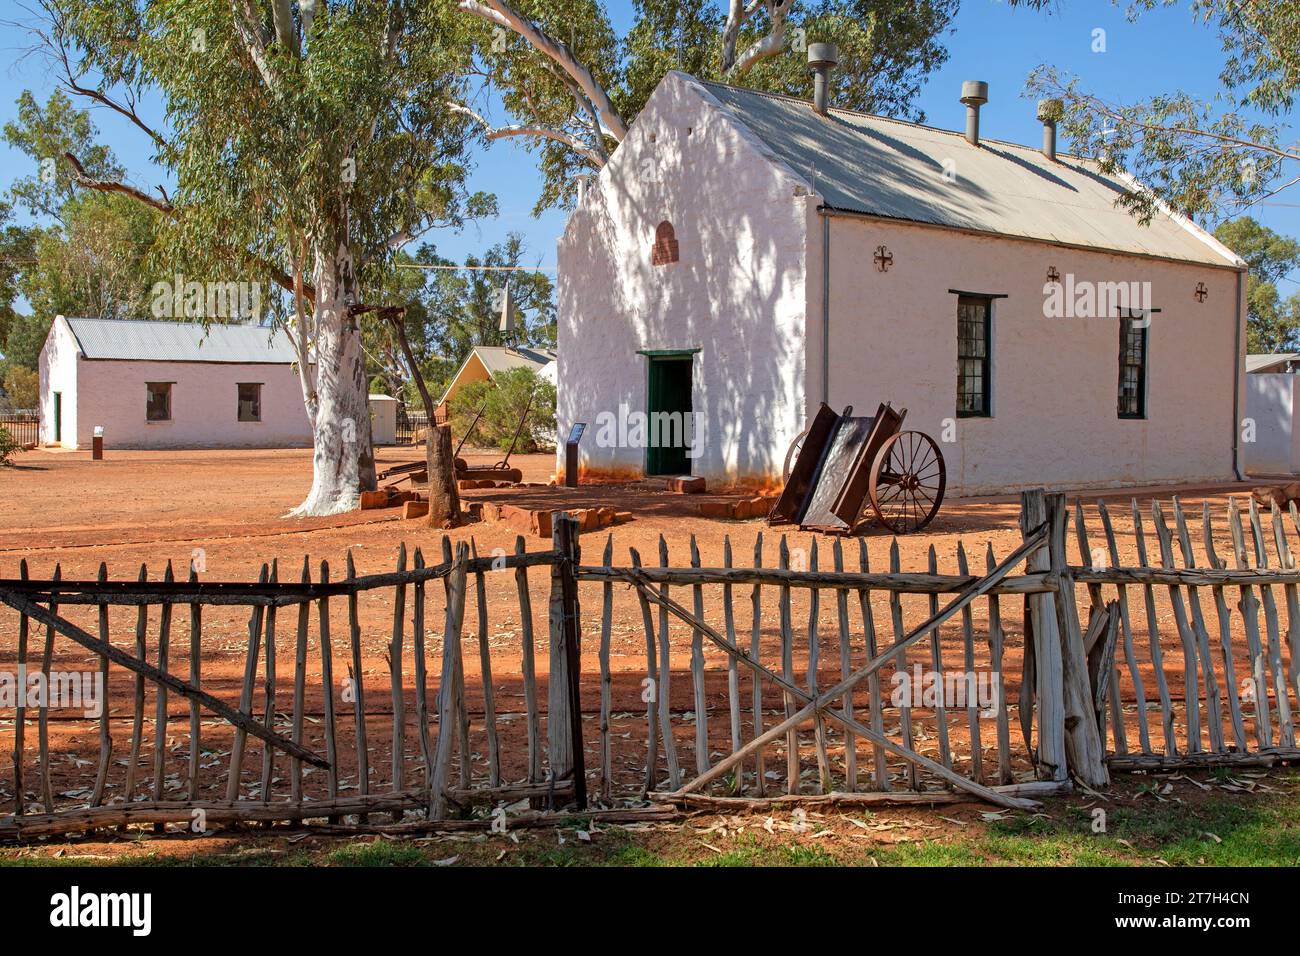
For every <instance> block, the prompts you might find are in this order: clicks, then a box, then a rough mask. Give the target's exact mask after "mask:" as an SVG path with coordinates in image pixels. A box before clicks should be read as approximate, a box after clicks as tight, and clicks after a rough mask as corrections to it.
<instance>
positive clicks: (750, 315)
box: [557, 73, 815, 484]
mask: <svg viewBox="0 0 1300 956" xmlns="http://www.w3.org/2000/svg"><path fill="white" fill-rule="evenodd" d="M707 97H708V93H707V91H706V90H705V89H704V88H703V87H701V86H699V85H698V84H696V83H694V82H693V81H691V80H690V79H689V78H686V77H684V76H682V75H681V74H675V73H674V74H669V76H668V77H667V78H665V80H664V81H663V82H662V83H661V84H660V85H659V87H658V88H657V89H656V91H655V92H654V94H653V95H652V96H651V97H650V100H649V101H648V102H647V104H646V106H645V109H643V110H642V112H641V114H640V116H639V117H638V119H637V121H636V123H635V124H633V126H632V129H631V130H630V132H629V134H628V136H627V138H626V139H625V140H624V141H623V143H622V144H621V145H620V146H619V148H618V150H617V152H616V153H615V154H614V156H613V158H612V159H611V161H610V162H609V163H608V164H607V165H606V167H605V168H604V169H603V170H602V171H601V173H600V175H599V176H598V177H596V179H595V181H594V183H593V184H592V186H591V188H590V189H589V190H588V192H587V195H586V197H585V199H584V201H583V202H582V203H581V204H580V205H579V207H578V208H577V209H576V210H575V211H574V213H573V214H572V216H571V217H570V219H569V222H568V225H567V227H566V229H565V232H564V235H563V236H562V237H561V239H560V241H559V244H558V263H559V282H558V290H557V297H558V298H557V304H558V309H559V342H558V348H557V352H558V354H559V358H558V381H559V389H558V392H559V396H558V398H559V401H558V414H557V425H558V434H559V437H560V442H558V443H557V445H558V448H559V455H558V456H557V467H559V468H560V469H561V470H562V469H563V457H562V456H563V438H564V437H565V436H567V434H568V432H569V428H570V426H571V425H572V424H573V422H575V421H585V422H587V423H588V424H589V426H590V427H589V429H588V431H587V434H586V436H585V437H584V438H583V440H582V445H581V460H582V469H583V473H584V474H585V475H588V476H602V477H633V476H640V475H641V474H642V473H643V470H644V466H645V450H644V449H642V448H618V447H600V445H599V444H598V442H599V434H598V429H597V427H596V424H597V421H598V416H599V414H600V413H601V412H608V413H610V414H611V415H617V414H618V412H619V406H620V405H626V406H627V407H628V408H629V409H630V410H632V411H645V408H646V398H647V396H646V389H647V369H648V360H647V359H646V357H645V356H643V355H638V354H637V352H638V350H641V349H699V352H698V354H697V355H696V356H695V360H694V363H695V364H694V394H693V406H694V408H695V410H696V411H697V412H701V413H703V416H704V426H705V442H704V453H703V455H702V456H701V457H700V458H698V459H697V460H696V461H695V462H694V463H693V473H695V474H697V475H703V476H705V477H706V478H708V479H710V480H711V481H713V482H714V483H723V484H726V483H731V482H733V481H735V480H736V479H737V478H739V479H741V480H742V481H744V482H745V483H747V484H765V483H774V482H777V481H779V471H780V465H781V460H782V458H783V456H784V454H785V448H786V446H787V444H788V443H789V440H790V438H791V437H793V435H794V434H796V433H797V432H798V431H799V430H800V429H801V428H802V427H803V424H802V423H803V420H804V418H805V414H806V406H805V397H804V394H803V391H804V382H805V380H806V376H805V371H804V341H803V337H804V327H805V326H804V321H805V311H806V301H805V299H806V292H805V289H804V277H805V274H806V270H807V267H806V263H805V261H804V256H805V243H804V237H805V233H806V230H807V223H808V219H809V216H810V212H809V206H810V204H811V203H815V200H814V199H812V198H811V197H809V196H808V195H807V192H808V190H807V188H806V186H805V185H804V183H803V181H802V180H801V179H800V177H799V176H797V175H796V174H795V173H793V172H791V171H788V170H786V169H784V168H778V167H777V166H774V165H773V164H772V163H771V162H769V161H768V160H767V159H766V158H765V157H764V155H763V153H762V152H761V151H762V150H763V147H762V146H761V144H759V143H758V142H757V141H756V140H754V139H752V137H750V135H749V134H748V133H747V132H745V131H742V130H741V129H739V128H738V127H737V126H736V125H735V124H734V123H732V122H731V121H730V120H729V119H728V118H727V117H726V116H725V115H723V114H721V113H719V112H718V111H716V110H713V109H710V108H708V107H706V104H705V100H706V98H707ZM662 220H667V221H669V222H671V223H672V224H673V226H674V228H675V231H676V236H677V241H678V243H679V247H680V261H679V262H677V263H673V264H669V265H662V266H654V265H652V264H651V249H652V246H653V243H654V238H655V228H656V226H658V224H659V223H660V222H661V221H662Z"/></svg>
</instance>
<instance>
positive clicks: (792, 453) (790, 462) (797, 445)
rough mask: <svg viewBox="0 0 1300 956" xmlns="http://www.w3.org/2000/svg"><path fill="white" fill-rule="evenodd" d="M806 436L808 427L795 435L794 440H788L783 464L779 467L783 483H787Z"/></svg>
mask: <svg viewBox="0 0 1300 956" xmlns="http://www.w3.org/2000/svg"><path fill="white" fill-rule="evenodd" d="M807 437H808V429H806V428H805V429H804V430H803V431H801V432H800V433H799V434H798V435H796V436H795V439H794V441H792V442H790V448H789V450H788V451H787V452H786V453H785V465H784V466H783V467H782V468H781V481H782V483H783V484H786V483H789V481H790V472H791V471H792V470H793V469H794V463H795V459H797V458H798V457H799V452H801V451H803V441H804V439H805V438H807Z"/></svg>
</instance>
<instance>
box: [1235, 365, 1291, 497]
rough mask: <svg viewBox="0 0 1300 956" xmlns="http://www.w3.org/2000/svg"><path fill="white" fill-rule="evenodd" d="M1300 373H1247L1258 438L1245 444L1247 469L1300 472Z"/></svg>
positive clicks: (1249, 409) (1248, 403) (1248, 405)
mask: <svg viewBox="0 0 1300 956" xmlns="http://www.w3.org/2000/svg"><path fill="white" fill-rule="evenodd" d="M1297 377H1300V376H1296V375H1288V374H1276V375H1273V374H1270V375H1247V376H1246V418H1248V419H1250V420H1251V421H1252V422H1253V424H1254V439H1255V440H1254V441H1253V442H1252V441H1247V442H1244V443H1243V444H1242V451H1243V452H1244V457H1245V463H1246V470H1247V471H1248V472H1249V473H1250V474H1252V475H1290V474H1297V473H1300V430H1297V429H1296V427H1295V425H1296V415H1295V413H1296V399H1297V398H1300V395H1298V394H1297V390H1296V387H1295V383H1296V379H1297Z"/></svg>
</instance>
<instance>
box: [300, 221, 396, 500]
mask: <svg viewBox="0 0 1300 956" xmlns="http://www.w3.org/2000/svg"><path fill="white" fill-rule="evenodd" d="M351 275H352V252H351V250H350V249H349V248H348V247H347V245H346V244H340V245H339V247H338V249H337V250H336V251H335V252H334V253H333V255H329V254H327V253H326V252H325V250H322V249H320V248H317V249H316V250H315V267H314V279H315V286H316V303H315V314H314V319H313V323H312V324H313V326H314V327H315V333H316V335H315V343H314V344H315V349H316V356H315V358H316V399H317V408H316V421H315V434H314V438H313V454H312V482H311V491H310V492H308V494H307V498H306V500H305V501H303V503H302V504H300V505H299V506H298V507H297V508H295V509H294V510H293V511H292V512H291V514H294V515H297V516H300V517H306V516H308V515H331V514H337V513H339V512H341V511H351V510H353V509H354V508H356V507H357V505H358V502H359V499H360V497H361V492H362V491H368V490H372V489H373V488H374V487H375V457H374V451H373V449H372V447H371V444H370V402H369V390H368V388H367V385H366V365H365V354H364V353H363V352H362V349H361V332H360V328H359V326H358V325H357V320H356V319H355V318H353V317H351V316H349V315H348V307H347V304H346V303H345V300H344V296H345V280H346V277H348V276H351Z"/></svg>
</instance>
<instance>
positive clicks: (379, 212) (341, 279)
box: [39, 0, 493, 515]
mask: <svg viewBox="0 0 1300 956" xmlns="http://www.w3.org/2000/svg"><path fill="white" fill-rule="evenodd" d="M41 4H42V14H43V20H42V23H41V25H40V28H39V29H40V33H41V36H42V39H43V40H44V41H45V45H46V49H47V51H48V52H49V54H50V56H51V58H52V61H53V62H54V64H55V65H56V68H57V69H59V70H60V71H61V74H62V75H61V79H62V81H63V86H64V87H65V88H66V89H67V90H68V92H70V93H72V94H75V95H78V96H81V97H83V98H85V99H87V100H90V101H94V102H97V103H98V104H99V105H100V106H102V107H104V108H107V109H110V110H113V111H115V112H117V113H119V114H120V115H122V116H123V117H125V118H126V119H127V120H128V121H129V122H130V123H131V124H132V125H134V126H135V127H136V129H137V130H138V131H139V132H140V133H141V135H143V136H145V137H147V139H148V141H149V142H150V143H151V145H152V148H153V153H154V158H155V161H156V162H157V163H158V164H160V165H161V166H163V167H164V168H165V169H166V170H167V171H168V172H169V173H170V174H171V176H172V177H173V179H174V189H173V190H172V192H171V193H170V194H169V193H168V192H167V191H165V190H163V189H161V188H159V189H154V190H150V189H144V188H141V187H139V186H136V185H134V184H132V183H131V182H130V181H129V180H127V179H125V178H104V177H100V176H96V175H94V174H92V173H91V172H90V171H89V170H88V168H87V167H86V165H85V164H84V163H83V162H82V160H81V159H80V158H79V157H77V156H76V155H74V154H72V153H71V152H69V154H68V155H67V157H66V158H67V162H68V163H69V165H70V167H71V169H72V171H73V177H74V180H75V181H76V182H77V184H78V185H79V186H81V187H83V188H87V189H94V190H99V191H103V192H116V193H121V194H123V195H127V196H131V197H133V198H134V199H136V200H138V201H139V202H142V203H145V204H146V205H149V206H151V207H153V208H154V209H157V210H159V211H160V212H162V213H164V214H165V216H166V218H167V223H166V225H165V227H164V228H163V229H162V236H161V240H162V242H163V243H164V244H165V247H166V248H167V249H168V250H169V251H170V252H171V253H172V254H173V255H174V257H175V260H176V261H177V262H178V263H181V264H185V265H188V266H189V267H190V268H192V269H208V270H213V269H219V270H221V271H222V274H221V276H220V278H221V279H222V280H224V281H231V280H239V279H241V278H243V277H254V278H257V277H270V278H271V279H272V280H273V281H274V282H276V283H278V284H279V286H280V287H281V288H283V289H285V290H287V295H289V296H291V301H292V306H291V308H290V309H289V317H288V319H287V322H286V324H287V326H288V327H289V329H290V331H291V333H292V335H293V339H294V342H295V344H296V347H297V352H298V363H297V364H298V369H299V374H300V378H301V384H302V392H303V400H304V403H305V405H306V409H307V414H308V416H309V417H310V419H311V421H312V424H313V428H314V454H313V479H312V486H311V490H310V492H309V493H308V495H307V498H306V500H304V501H303V503H302V504H301V505H300V506H299V507H298V508H297V509H296V510H295V513H297V514H301V515H320V514H330V513H334V512H338V511H343V510H347V509H349V508H351V507H354V505H355V502H356V500H357V497H358V494H359V492H360V491H362V490H365V489H367V488H373V487H374V484H375V468H374V458H373V452H372V447H371V436H370V417H369V411H368V407H367V391H368V389H367V378H366V361H365V355H364V351H363V347H362V340H361V334H360V323H361V322H364V321H372V320H370V319H367V318H366V316H367V315H368V314H369V315H372V314H373V313H364V312H361V311H360V310H361V307H362V306H363V305H365V304H367V303H366V299H367V296H368V295H369V294H370V293H371V292H372V291H374V290H375V289H377V287H378V286H379V285H380V283H381V280H382V277H383V276H384V274H385V272H386V270H387V269H388V268H389V266H390V264H391V262H392V258H393V256H394V255H395V253H396V252H397V251H398V250H400V249H401V248H402V247H403V246H404V245H406V244H407V243H409V242H412V241H413V240H415V239H417V238H418V237H420V236H421V235H423V234H425V233H427V232H428V231H429V230H431V229H434V228H437V227H444V226H457V225H459V224H461V223H462V222H464V221H465V220H466V219H467V218H471V217H474V216H478V215H483V214H486V213H488V212H490V211H492V209H493V202H492V200H491V197H487V196H483V195H481V194H474V195H471V194H469V193H468V191H467V190H466V188H465V185H464V184H465V177H466V173H467V165H466V162H467V160H466V150H467V148H468V146H469V144H470V143H471V142H472V140H473V138H474V135H475V130H474V127H473V125H472V124H467V121H466V118H465V117H464V115H463V114H460V113H457V112H455V111H452V110H450V109H449V108H448V106H447V104H448V102H449V101H455V100H458V99H459V98H460V97H461V96H463V94H464V81H463V70H464V67H465V65H466V60H467V56H468V52H469V45H468V44H467V43H466V42H465V41H464V37H463V26H462V24H461V22H460V19H459V18H458V17H457V16H456V15H455V11H454V8H452V7H450V6H449V5H448V4H447V3H445V2H438V0H351V2H343V0H299V2H298V3H296V4H295V3H292V2H290V0H41ZM151 96H156V97H157V98H159V99H160V100H161V103H162V104H163V108H164V116H163V117H162V121H161V122H154V121H152V120H151V119H150V118H149V117H148V116H147V115H146V114H147V110H146V109H144V108H142V106H141V104H142V103H149V102H151V101H152V100H151Z"/></svg>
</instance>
